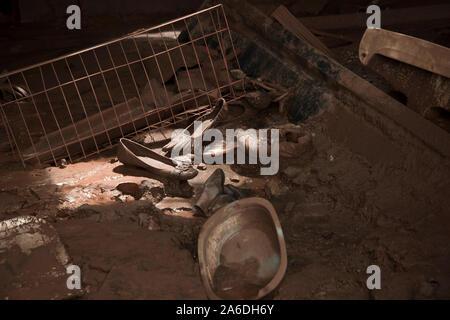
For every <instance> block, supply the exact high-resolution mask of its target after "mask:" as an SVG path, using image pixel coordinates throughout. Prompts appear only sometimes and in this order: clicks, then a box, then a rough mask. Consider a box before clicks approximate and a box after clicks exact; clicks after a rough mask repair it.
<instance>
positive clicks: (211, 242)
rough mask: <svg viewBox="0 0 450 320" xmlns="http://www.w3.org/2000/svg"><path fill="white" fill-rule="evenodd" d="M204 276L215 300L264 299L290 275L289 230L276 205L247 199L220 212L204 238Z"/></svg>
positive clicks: (200, 252) (200, 254) (201, 249)
mask: <svg viewBox="0 0 450 320" xmlns="http://www.w3.org/2000/svg"><path fill="white" fill-rule="evenodd" d="M198 257H199V263H200V272H201V276H202V281H203V284H204V286H205V288H206V293H207V295H208V297H209V298H210V299H216V300H217V299H260V298H262V297H264V296H266V295H267V294H268V293H270V292H271V291H272V290H273V289H275V288H276V287H277V286H278V285H279V284H280V282H281V280H282V279H283V277H284V274H285V272H286V266H287V255H286V245H285V241H284V236H283V231H282V230H281V226H280V222H279V220H278V216H277V214H276V212H275V209H274V208H273V206H272V204H271V203H270V202H269V201H267V200H265V199H262V198H245V199H241V200H238V201H235V202H232V203H230V204H228V205H226V206H225V207H223V208H221V209H219V210H218V211H217V212H215V213H214V214H213V215H212V216H211V217H210V218H209V219H208V220H207V221H206V223H205V224H204V225H203V227H202V230H201V232H200V236H199V240H198Z"/></svg>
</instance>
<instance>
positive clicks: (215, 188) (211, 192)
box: [194, 169, 225, 217]
mask: <svg viewBox="0 0 450 320" xmlns="http://www.w3.org/2000/svg"><path fill="white" fill-rule="evenodd" d="M224 183H225V173H224V172H223V170H222V169H216V170H215V171H214V172H213V173H212V174H211V175H210V176H209V177H208V179H206V181H205V184H204V185H203V191H202V193H201V195H200V197H199V198H198V200H197V202H196V203H195V205H194V208H195V209H196V211H197V212H196V214H197V215H199V216H206V217H209V216H210V215H211V214H210V213H211V212H210V210H209V209H210V206H211V204H212V203H213V202H214V200H215V199H216V198H217V197H218V196H219V195H220V194H223V184H224Z"/></svg>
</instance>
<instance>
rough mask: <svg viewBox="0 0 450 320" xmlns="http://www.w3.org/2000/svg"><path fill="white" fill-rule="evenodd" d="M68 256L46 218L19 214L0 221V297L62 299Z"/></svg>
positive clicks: (68, 293) (72, 292)
mask: <svg viewBox="0 0 450 320" xmlns="http://www.w3.org/2000/svg"><path fill="white" fill-rule="evenodd" d="M68 266H69V256H68V254H67V252H66V250H65V248H64V246H63V244H62V243H61V241H60V239H59V236H58V234H57V233H56V230H55V229H54V228H53V227H52V226H51V225H50V224H49V223H47V222H46V221H44V220H42V219H39V218H36V217H33V216H20V217H16V218H13V219H9V220H5V221H2V222H0V299H25V298H26V299H66V298H69V297H71V296H77V295H80V294H81V293H82V291H81V290H77V289H74V290H69V289H68V288H67V279H68V277H69V276H70V275H68V274H67V273H66V272H67V271H66V267H68Z"/></svg>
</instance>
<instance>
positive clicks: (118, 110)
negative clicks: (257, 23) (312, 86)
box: [0, 5, 243, 166]
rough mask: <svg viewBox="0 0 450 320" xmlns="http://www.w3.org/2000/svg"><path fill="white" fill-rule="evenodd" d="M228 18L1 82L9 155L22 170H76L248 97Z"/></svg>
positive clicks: (207, 17)
mask: <svg viewBox="0 0 450 320" xmlns="http://www.w3.org/2000/svg"><path fill="white" fill-rule="evenodd" d="M233 67H237V68H239V62H238V60H237V56H236V51H235V48H234V46H233V42H232V39H231V33H230V29H229V26H228V22H227V19H226V17H225V12H224V9H223V7H222V5H217V6H214V7H211V8H208V9H205V10H202V11H198V12H196V13H193V14H190V15H187V16H184V17H181V18H178V19H175V20H172V21H169V22H167V23H164V24H161V25H158V26H155V27H152V28H148V29H142V30H138V31H136V32H134V33H132V34H129V35H127V36H124V37H122V38H119V39H115V40H113V41H109V42H107V43H103V44H99V45H97V46H94V47H92V48H89V49H85V50H81V51H78V52H74V53H72V54H69V55H66V56H63V57H60V58H56V59H53V60H49V61H45V62H42V63H39V64H36V65H33V66H30V67H27V68H23V69H20V70H17V71H13V72H10V73H8V74H5V75H1V76H0V86H1V87H0V90H1V95H0V113H1V118H2V124H3V127H2V129H3V130H4V132H5V134H3V135H2V136H3V140H0V147H1V148H2V150H12V151H13V154H15V155H17V156H18V157H19V158H20V160H21V161H22V164H23V165H24V166H25V164H26V163H27V162H28V161H31V160H34V161H37V162H38V163H39V164H41V163H48V162H54V163H55V164H57V162H58V161H59V160H60V159H62V158H65V159H66V160H68V161H70V162H73V161H75V160H78V159H83V158H87V157H89V156H91V155H93V154H96V153H100V152H101V151H103V150H105V149H108V148H111V147H112V146H113V145H114V144H115V143H116V142H117V140H118V139H119V138H120V137H125V136H131V135H134V134H136V133H138V132H142V131H144V130H150V131H152V130H158V129H160V128H163V127H167V126H170V125H174V124H177V123H181V122H185V121H186V120H189V119H192V118H193V117H196V116H198V115H199V114H202V113H203V112H206V111H207V110H208V109H209V108H210V107H211V106H212V105H213V103H214V101H215V100H216V99H217V98H218V97H224V98H225V99H227V100H234V99H237V98H239V97H240V96H242V95H243V88H242V86H240V85H241V84H242V81H241V80H235V81H233V79H232V78H231V75H230V72H229V70H230V69H231V68H233Z"/></svg>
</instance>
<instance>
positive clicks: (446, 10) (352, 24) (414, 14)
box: [299, 4, 450, 30]
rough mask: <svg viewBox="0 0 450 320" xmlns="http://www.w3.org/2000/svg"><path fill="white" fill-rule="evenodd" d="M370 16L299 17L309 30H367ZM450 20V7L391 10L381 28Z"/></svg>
mask: <svg viewBox="0 0 450 320" xmlns="http://www.w3.org/2000/svg"><path fill="white" fill-rule="evenodd" d="M368 17H369V15H368V14H366V13H364V12H361V13H350V14H336V15H328V16H316V17H299V19H300V21H301V22H302V23H303V24H304V25H305V26H306V27H308V28H311V29H319V30H336V29H351V28H366V21H367V18H368ZM443 19H450V5H448V4H445V5H433V6H423V7H411V8H402V9H390V10H382V11H381V26H382V27H383V28H384V27H386V26H391V25H402V24H409V23H417V22H426V21H431V20H443Z"/></svg>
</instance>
